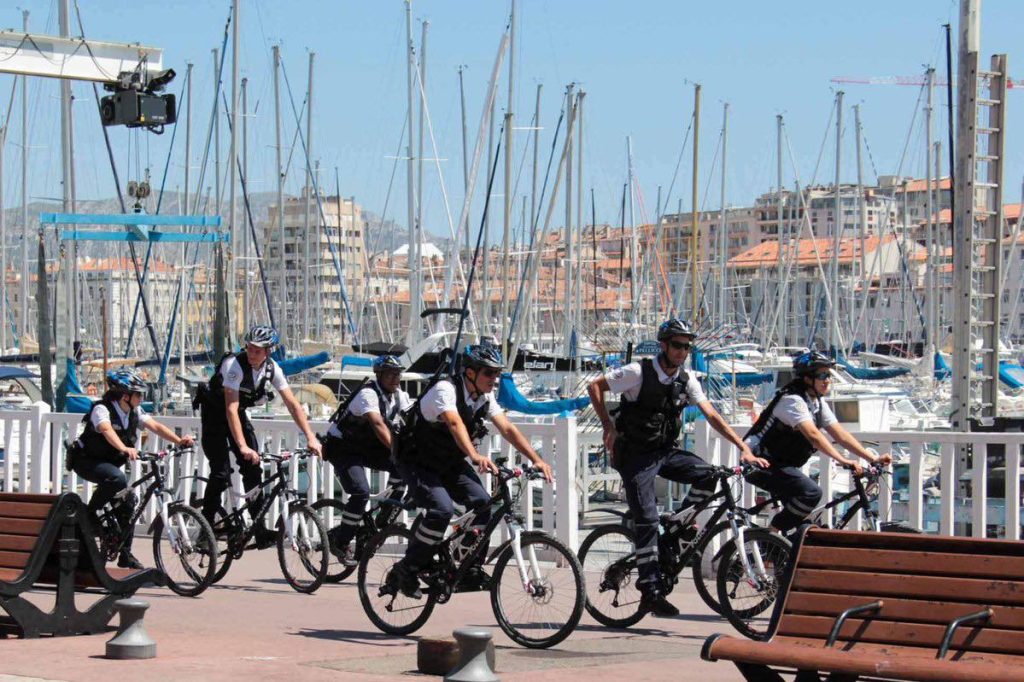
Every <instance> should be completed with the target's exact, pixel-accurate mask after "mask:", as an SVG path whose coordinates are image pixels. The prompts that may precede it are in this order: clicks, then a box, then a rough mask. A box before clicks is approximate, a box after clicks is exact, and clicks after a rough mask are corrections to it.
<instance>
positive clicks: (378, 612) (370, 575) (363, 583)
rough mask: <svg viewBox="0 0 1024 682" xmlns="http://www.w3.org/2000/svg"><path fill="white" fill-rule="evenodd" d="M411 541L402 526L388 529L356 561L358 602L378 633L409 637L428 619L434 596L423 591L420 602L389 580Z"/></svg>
mask: <svg viewBox="0 0 1024 682" xmlns="http://www.w3.org/2000/svg"><path fill="white" fill-rule="evenodd" d="M411 539H412V531H411V530H409V529H408V528H406V527H405V526H398V525H395V526H388V527H387V528H385V529H384V530H382V531H381V532H379V533H377V535H375V536H373V537H372V538H370V540H369V542H368V543H367V545H366V548H365V549H364V550H363V558H362V559H360V561H359V578H358V584H359V601H360V602H361V603H362V605H363V611H365V612H366V615H367V617H368V618H369V619H370V622H372V623H373V624H374V625H375V626H376V627H377V628H378V629H379V630H380V631H381V632H386V633H387V634H389V635H408V634H410V633H413V632H416V631H417V630H419V629H420V628H421V627H423V624H424V623H426V622H427V619H428V618H430V614H431V613H432V612H433V610H434V604H435V603H436V601H437V597H436V596H435V595H434V594H433V591H432V590H424V591H423V596H422V598H421V599H412V598H410V597H406V596H405V595H404V594H402V591H401V590H400V589H399V588H398V586H397V585H396V584H395V582H394V581H389V579H388V578H389V576H390V575H391V571H392V570H393V569H394V567H395V564H396V563H398V562H399V561H400V560H401V559H402V558H403V557H404V556H405V551H406V550H407V549H408V548H409V541H410V540H411Z"/></svg>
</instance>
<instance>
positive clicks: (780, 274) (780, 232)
mask: <svg viewBox="0 0 1024 682" xmlns="http://www.w3.org/2000/svg"><path fill="white" fill-rule="evenodd" d="M775 157H776V158H775V162H776V167H775V173H776V176H775V183H776V187H777V189H778V197H777V199H778V201H777V202H776V219H777V221H778V229H777V231H776V235H777V236H778V240H779V257H778V263H777V270H776V273H775V275H776V278H777V280H778V284H776V285H775V286H776V289H775V291H776V293H775V296H776V298H777V299H778V301H779V312H778V317H777V318H776V319H777V320H778V327H777V331H776V341H777V343H778V345H779V346H785V345H787V344H786V317H787V315H786V312H787V311H786V290H787V286H786V281H785V280H786V275H785V274H784V273H785V265H786V263H785V255H784V254H785V247H786V239H785V236H784V235H785V229H784V228H783V217H784V215H785V213H784V211H785V208H784V204H785V199H784V194H783V191H782V114H776V116H775ZM765 284H766V286H765V288H766V289H767V283H765ZM770 333H771V332H770V330H769V332H768V335H770Z"/></svg>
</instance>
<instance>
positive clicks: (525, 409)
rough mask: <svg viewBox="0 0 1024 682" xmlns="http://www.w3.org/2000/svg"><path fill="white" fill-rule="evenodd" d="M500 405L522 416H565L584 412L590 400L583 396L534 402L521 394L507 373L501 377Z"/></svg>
mask: <svg viewBox="0 0 1024 682" xmlns="http://www.w3.org/2000/svg"><path fill="white" fill-rule="evenodd" d="M498 404H499V405H501V406H502V407H504V408H505V409H506V410H512V411H513V412H520V413H522V414H565V413H568V412H575V411H576V410H582V409H583V408H584V407H586V406H587V405H589V404H590V398H589V397H586V396H583V397H581V398H569V399H566V400H546V401H543V402H534V401H532V400H528V399H527V398H526V396H524V395H523V394H522V393H520V392H519V389H518V388H516V384H515V382H514V381H513V380H512V375H511V374H509V373H508V372H506V373H504V374H502V375H501V382H500V383H499V384H498Z"/></svg>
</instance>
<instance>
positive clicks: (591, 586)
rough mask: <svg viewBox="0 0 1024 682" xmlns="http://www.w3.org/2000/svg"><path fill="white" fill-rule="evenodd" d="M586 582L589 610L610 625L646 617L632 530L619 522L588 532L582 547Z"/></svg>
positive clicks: (600, 620)
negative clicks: (641, 596)
mask: <svg viewBox="0 0 1024 682" xmlns="http://www.w3.org/2000/svg"><path fill="white" fill-rule="evenodd" d="M579 557H580V564H581V566H582V568H583V575H584V576H585V581H584V582H585V583H586V596H587V601H586V608H587V613H589V614H590V615H591V616H593V617H594V620H596V621H597V622H599V623H601V624H602V625H607V626H608V627H610V628H628V627H629V626H631V625H635V624H636V623H638V622H640V620H641V619H642V618H643V617H644V614H643V612H642V611H641V610H640V591H639V590H637V588H636V581H637V578H638V577H639V574H638V573H637V568H636V547H635V544H634V535H633V531H632V530H630V529H629V528H627V527H626V526H624V525H622V524H619V523H616V524H611V525H607V526H601V527H599V528H596V529H595V530H593V531H592V532H591V533H590V535H588V536H587V538H586V540H584V541H583V544H582V545H580V551H579Z"/></svg>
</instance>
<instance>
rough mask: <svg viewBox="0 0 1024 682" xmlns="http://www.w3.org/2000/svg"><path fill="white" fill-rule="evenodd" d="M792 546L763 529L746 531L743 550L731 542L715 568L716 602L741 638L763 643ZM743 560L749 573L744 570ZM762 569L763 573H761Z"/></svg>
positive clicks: (734, 542) (767, 632)
mask: <svg viewBox="0 0 1024 682" xmlns="http://www.w3.org/2000/svg"><path fill="white" fill-rule="evenodd" d="M791 549H792V545H791V544H790V543H789V541H788V540H786V539H785V538H783V537H781V536H779V535H776V534H775V533H772V532H771V531H769V530H765V529H748V530H747V531H745V532H744V534H743V548H742V549H738V546H737V543H736V540H735V539H733V540H731V541H730V542H729V544H728V546H726V548H725V551H723V552H722V559H721V561H720V563H719V565H718V581H717V582H718V601H719V603H720V604H721V606H722V615H723V616H725V617H726V619H728V621H729V623H731V624H732V626H733V627H734V628H736V630H737V631H739V632H740V633H741V634H743V635H744V636H745V637H749V638H750V639H755V640H762V641H763V640H766V639H768V635H769V634H770V633H769V631H768V629H769V626H770V624H771V615H772V611H773V609H772V606H773V605H774V604H775V600H776V598H777V597H778V596H779V588H780V586H781V584H782V578H783V574H784V573H785V571H786V567H787V566H788V565H789V558H790V552H791ZM744 559H745V560H746V563H747V565H748V566H749V567H750V572H748V571H747V569H746V568H745V567H744V565H743V564H744ZM762 568H763V572H762Z"/></svg>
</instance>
